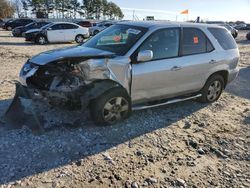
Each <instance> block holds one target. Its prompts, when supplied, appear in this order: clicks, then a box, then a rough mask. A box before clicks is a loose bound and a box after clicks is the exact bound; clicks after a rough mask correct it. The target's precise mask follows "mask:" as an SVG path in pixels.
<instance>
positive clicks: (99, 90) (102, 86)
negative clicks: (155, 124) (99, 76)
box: [80, 80, 130, 108]
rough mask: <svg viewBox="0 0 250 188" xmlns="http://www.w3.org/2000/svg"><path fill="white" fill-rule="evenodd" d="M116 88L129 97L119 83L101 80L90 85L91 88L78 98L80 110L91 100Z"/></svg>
mask: <svg viewBox="0 0 250 188" xmlns="http://www.w3.org/2000/svg"><path fill="white" fill-rule="evenodd" d="M117 87H119V88H121V89H123V90H124V92H125V93H126V94H127V95H128V96H129V94H128V92H127V90H126V89H125V88H124V87H122V86H121V85H120V84H119V83H117V82H114V81H112V80H101V81H95V82H93V83H91V88H90V89H88V90H87V91H86V92H85V93H84V95H83V96H82V97H81V98H80V100H81V105H82V108H85V107H87V106H88V105H89V103H90V102H91V100H93V99H96V98H98V97H100V96H101V95H103V94H104V93H106V92H107V91H109V90H111V89H113V88H117ZM129 98H130V96H129Z"/></svg>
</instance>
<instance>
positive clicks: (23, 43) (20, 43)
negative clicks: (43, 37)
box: [0, 42, 34, 46]
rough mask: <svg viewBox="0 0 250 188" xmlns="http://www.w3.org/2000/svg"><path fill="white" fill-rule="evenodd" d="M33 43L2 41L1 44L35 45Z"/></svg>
mask: <svg viewBox="0 0 250 188" xmlns="http://www.w3.org/2000/svg"><path fill="white" fill-rule="evenodd" d="M33 45H34V44H33V43H28V42H0V46H33Z"/></svg>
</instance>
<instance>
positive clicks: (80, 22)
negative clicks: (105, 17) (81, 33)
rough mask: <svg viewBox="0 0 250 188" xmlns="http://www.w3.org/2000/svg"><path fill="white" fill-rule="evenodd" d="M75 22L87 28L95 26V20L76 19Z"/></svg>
mask: <svg viewBox="0 0 250 188" xmlns="http://www.w3.org/2000/svg"><path fill="white" fill-rule="evenodd" d="M75 23H76V24H78V25H80V26H82V27H87V28H90V27H94V26H96V23H95V22H91V21H86V20H83V21H77V22H75Z"/></svg>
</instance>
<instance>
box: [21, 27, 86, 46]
mask: <svg viewBox="0 0 250 188" xmlns="http://www.w3.org/2000/svg"><path fill="white" fill-rule="evenodd" d="M89 36H90V35H89V29H88V28H85V27H81V26H79V25H77V24H74V23H69V22H56V23H51V24H48V25H46V26H44V27H42V28H41V29H38V30H30V31H28V32H26V33H25V38H26V41H34V42H35V43H37V44H46V43H55V42H71V41H76V42H77V43H82V42H83V41H84V39H86V38H88V37H89Z"/></svg>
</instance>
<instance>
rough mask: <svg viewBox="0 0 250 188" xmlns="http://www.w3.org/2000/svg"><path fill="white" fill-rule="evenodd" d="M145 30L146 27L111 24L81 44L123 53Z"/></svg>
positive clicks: (118, 53) (117, 53)
mask: <svg viewBox="0 0 250 188" xmlns="http://www.w3.org/2000/svg"><path fill="white" fill-rule="evenodd" d="M146 32H147V28H144V27H137V26H130V25H113V26H111V27H109V28H107V29H105V30H104V31H102V32H101V33H99V34H98V35H96V36H94V37H93V38H91V39H90V40H88V41H87V42H86V43H85V44H83V46H86V47H89V48H96V49H101V50H105V51H110V52H113V53H115V54H116V55H121V56H122V55H125V54H126V53H127V52H128V50H130V48H131V47H132V46H133V45H134V44H135V43H136V42H137V41H138V40H139V39H140V38H141V37H142V36H143V35H144V34H145V33H146Z"/></svg>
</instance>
